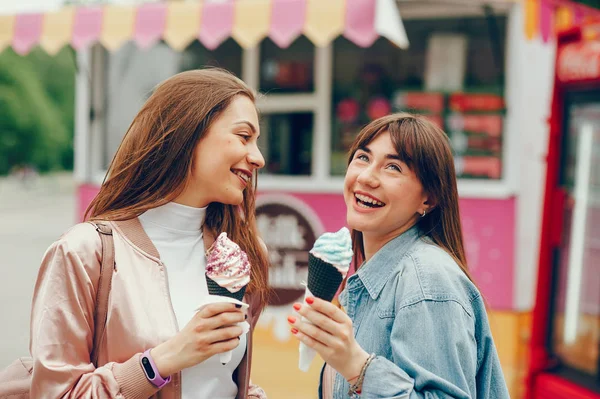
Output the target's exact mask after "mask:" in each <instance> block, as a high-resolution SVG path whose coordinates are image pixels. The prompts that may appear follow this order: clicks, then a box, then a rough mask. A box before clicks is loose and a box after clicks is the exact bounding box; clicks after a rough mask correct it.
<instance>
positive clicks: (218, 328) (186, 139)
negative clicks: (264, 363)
mask: <svg viewBox="0 0 600 399" xmlns="http://www.w3.org/2000/svg"><path fill="white" fill-rule="evenodd" d="M258 136H259V124H258V116H257V111H256V106H255V97H254V94H253V92H252V91H251V90H250V89H249V88H248V87H247V86H246V85H245V84H244V83H243V82H242V81H241V80H239V79H238V78H236V77H234V76H233V75H231V74H229V73H227V72H224V71H221V70H217V69H210V70H196V71H188V72H184V73H181V74H178V75H176V76H174V77H172V78H170V79H168V80H167V81H165V82H163V83H162V84H160V85H159V86H158V87H157V88H156V90H155V91H154V93H153V94H152V96H150V98H149V99H148V100H147V102H146V103H145V104H144V106H143V107H142V109H141V110H140V112H139V113H138V115H137V116H136V117H135V119H134V120H133V122H132V124H131V126H130V127H129V130H128V131H127V134H126V135H125V137H124V139H123V142H122V143H121V146H120V147H119V149H118V151H117V153H116V155H115V157H114V159H113V161H112V163H111V165H110V167H109V170H108V174H107V176H106V178H105V181H104V183H103V184H102V187H101V188H100V192H99V193H98V195H97V196H96V198H95V199H94V200H93V201H92V203H91V205H90V207H89V208H88V211H87V213H86V216H87V217H89V218H90V219H91V220H104V221H109V224H110V227H112V230H113V240H114V247H115V269H114V272H113V276H112V284H111V289H110V297H109V303H108V315H107V320H106V325H105V326H104V334H103V336H102V339H101V341H100V342H101V343H100V345H99V347H97V348H92V346H93V335H94V330H95V329H96V328H100V327H101V326H95V325H94V316H93V315H94V310H95V306H96V304H95V298H96V292H97V290H98V281H99V276H100V265H101V253H102V244H101V240H100V238H99V236H98V234H97V232H96V231H95V228H94V226H93V225H92V224H89V223H82V224H78V225H76V226H75V227H73V228H72V229H71V230H69V231H68V232H66V233H65V234H64V235H63V236H62V237H61V238H60V239H59V240H58V241H57V242H55V243H54V244H53V245H52V246H51V247H50V248H49V249H48V251H47V253H46V255H45V257H44V259H43V262H42V266H41V269H40V272H39V276H38V280H37V283H36V286H35V292H34V299H33V309H32V321H31V354H32V357H33V361H34V367H33V377H32V386H31V396H32V397H34V398H59V397H60V398H148V397H156V398H169V399H170V398H185V399H200V398H230V399H234V398H252V397H254V398H263V397H265V395H264V392H263V391H262V389H260V388H258V387H256V386H253V385H252V384H250V380H249V377H250V363H251V357H252V329H253V327H254V325H255V324H256V321H257V318H258V316H259V314H260V312H261V310H262V309H263V307H264V305H265V299H266V291H267V254H266V251H265V250H264V244H262V242H261V241H260V239H259V238H258V232H257V228H256V222H255V214H254V196H255V184H256V171H257V170H258V169H259V168H261V167H263V166H264V159H263V157H262V155H261V153H260V151H259V149H258V147H257V139H258ZM221 232H226V233H227V235H228V237H229V238H230V239H231V240H232V241H234V242H236V243H237V244H239V246H240V247H241V249H242V250H244V251H245V252H246V253H247V255H248V258H249V261H250V263H251V265H252V269H251V280H250V284H249V286H248V290H247V291H246V296H245V297H244V301H245V302H246V303H248V304H249V305H250V307H249V308H248V310H247V311H246V310H244V309H243V308H241V307H237V306H236V305H234V304H231V303H220V304H212V305H208V306H206V307H204V308H203V309H202V310H201V311H199V312H196V308H197V306H198V304H199V303H200V302H201V301H202V300H203V298H206V296H207V295H208V290H207V284H206V280H205V276H204V272H205V262H206V257H205V252H206V250H207V249H208V248H209V247H210V245H211V244H212V242H213V241H214V240H215V237H216V236H217V235H219V234H220V233H221ZM238 306H239V305H238ZM244 320H247V321H248V322H249V324H250V326H251V328H250V332H249V333H248V334H244V333H243V330H242V328H241V327H240V326H239V325H238V323H241V322H243V321H244ZM93 349H94V350H96V351H97V352H98V367H95V366H94V365H93V364H92V362H91V360H90V359H91V358H90V353H91V351H92V350H93ZM228 351H232V357H231V361H229V362H228V363H226V364H222V363H221V362H220V361H219V354H220V353H224V352H228Z"/></svg>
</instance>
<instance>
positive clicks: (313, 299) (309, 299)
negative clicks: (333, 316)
mask: <svg viewBox="0 0 600 399" xmlns="http://www.w3.org/2000/svg"><path fill="white" fill-rule="evenodd" d="M314 302H315V298H313V297H312V296H309V297H308V298H306V303H308V304H309V305H312V304H313V303H314Z"/></svg>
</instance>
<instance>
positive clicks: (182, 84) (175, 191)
mask: <svg viewBox="0 0 600 399" xmlns="http://www.w3.org/2000/svg"><path fill="white" fill-rule="evenodd" d="M236 96H246V97H248V98H249V99H251V100H252V101H255V95H254V93H253V92H252V90H251V89H250V88H249V87H248V86H247V85H246V84H245V83H244V82H243V81H241V80H240V79H238V78H237V77H235V76H234V75H232V74H231V73H229V72H227V71H224V70H221V69H217V68H211V69H204V70H194V71H186V72H182V73H180V74H177V75H175V76H173V77H171V78H170V79H167V80H166V81H164V82H163V83H161V84H160V85H159V86H157V88H156V90H155V91H154V93H153V94H152V95H151V96H150V98H149V99H148V100H147V101H146V103H145V104H144V106H143V107H142V109H141V110H140V112H139V113H138V114H137V115H136V117H135V118H134V119H133V122H132V123H131V126H130V127H129V129H128V130H127V133H126V134H125V137H124V138H123V141H122V142H121V145H120V146H119V149H118V150H117V153H116V154H115V156H114V158H113V160H112V162H111V164H110V167H109V168H108V173H107V175H106V177H105V178H104V182H103V183H102V186H101V187H100V192H99V193H98V195H96V197H95V198H94V199H93V201H92V202H91V204H90V205H89V207H88V208H87V210H86V213H85V216H86V218H88V217H89V218H91V219H96V220H98V219H103V220H129V219H133V218H136V217H138V216H139V215H141V214H142V213H144V212H145V211H147V210H148V209H151V208H156V207H158V206H161V205H164V204H166V203H168V202H170V201H172V200H174V199H175V198H176V197H177V196H178V195H179V194H181V193H182V192H183V190H184V188H185V184H186V181H187V177H188V176H189V174H190V171H191V167H192V160H193V154H194V149H195V147H196V144H198V142H199V141H200V140H201V139H202V138H203V137H204V136H205V135H206V133H207V131H208V130H209V128H210V126H211V125H212V123H213V122H214V121H215V120H216V119H217V118H218V117H219V116H220V115H221V113H222V112H223V111H224V110H225V109H226V108H227V107H228V106H229V104H230V103H231V101H232V100H233V99H234V98H235V97H236ZM256 178H257V175H256V172H255V173H254V176H253V184H249V185H248V187H247V188H246V190H244V194H243V201H242V204H241V205H240V206H233V205H225V204H222V203H217V202H213V203H211V204H209V206H208V209H207V212H206V220H205V225H204V230H205V232H208V233H209V234H211V235H213V237H216V236H217V235H218V234H219V233H221V232H223V231H224V232H226V233H227V235H228V237H229V238H230V239H231V240H233V241H235V242H236V243H237V244H238V245H239V246H240V247H241V248H242V249H243V250H244V251H245V252H246V253H247V254H248V257H249V260H250V262H251V264H252V269H251V280H250V284H249V286H248V292H250V293H253V294H254V295H258V297H259V298H260V300H259V303H260V308H261V309H262V308H263V307H264V305H265V304H266V300H267V289H268V288H267V287H268V282H267V279H268V260H267V256H266V254H265V252H264V251H263V250H262V245H261V241H260V239H259V238H258V237H259V235H258V229H257V227H256V219H255V192H256Z"/></svg>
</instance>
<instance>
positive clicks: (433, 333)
mask: <svg viewBox="0 0 600 399" xmlns="http://www.w3.org/2000/svg"><path fill="white" fill-rule="evenodd" d="M474 326H475V321H474V320H473V318H472V316H471V315H470V314H469V313H467V311H466V310H465V309H464V308H463V306H462V305H461V304H459V303H458V302H456V301H452V300H446V301H433V300H422V301H420V302H417V303H415V304H412V305H409V306H406V307H404V308H402V309H400V310H399V311H398V312H397V313H396V315H395V318H394V322H393V327H392V332H391V337H390V342H391V351H392V359H393V361H390V360H388V359H386V358H385V357H382V356H377V357H376V358H375V359H374V360H373V361H372V363H371V365H370V366H369V367H368V368H367V371H366V374H365V379H364V381H363V386H362V395H361V397H364V398H381V399H383V398H386V399H396V398H397V399H400V398H410V399H421V398H423V399H425V398H426V399H434V398H439V399H442V398H445V399H446V398H447V399H449V398H456V399H469V398H475V397H477V398H485V397H486V396H478V395H476V374H477V366H478V358H477V342H476V337H475V333H474V328H475V327H474ZM382 381H385V383H381V382H382Z"/></svg>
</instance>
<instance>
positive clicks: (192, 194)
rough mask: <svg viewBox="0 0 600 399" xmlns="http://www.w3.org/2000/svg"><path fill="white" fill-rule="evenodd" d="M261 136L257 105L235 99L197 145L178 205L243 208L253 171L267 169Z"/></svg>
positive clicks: (250, 101)
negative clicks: (259, 139) (258, 143)
mask: <svg viewBox="0 0 600 399" xmlns="http://www.w3.org/2000/svg"><path fill="white" fill-rule="evenodd" d="M259 135H260V132H259V125H258V114H257V112H256V106H255V105H254V102H253V101H252V100H250V99H249V98H248V97H246V96H242V95H240V96H237V97H235V98H234V99H233V100H232V101H231V103H230V104H229V106H228V107H227V108H226V109H225V110H224V111H223V112H222V113H221V115H220V116H219V117H218V118H217V119H216V120H215V121H214V122H213V123H212V125H211V126H210V128H209V129H208V131H207V132H206V134H205V135H204V137H203V138H202V139H201V140H200V141H199V142H198V144H197V145H196V148H195V150H194V155H193V157H194V159H193V161H192V168H191V173H190V175H189V176H188V181H187V184H186V187H185V189H184V191H183V193H182V194H181V195H179V196H178V197H177V198H176V200H175V201H176V202H178V203H181V204H184V205H188V206H195V207H204V206H207V205H208V204H210V203H211V202H220V203H223V204H228V205H239V204H241V203H242V201H243V192H244V190H245V189H246V187H247V185H248V184H252V175H253V173H254V171H255V170H257V169H259V168H262V167H263V166H264V165H265V160H264V158H263V156H262V154H261V153H260V150H259V149H258V145H257V140H258V136H259Z"/></svg>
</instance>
